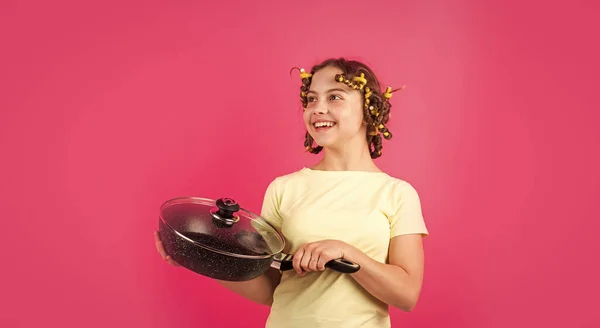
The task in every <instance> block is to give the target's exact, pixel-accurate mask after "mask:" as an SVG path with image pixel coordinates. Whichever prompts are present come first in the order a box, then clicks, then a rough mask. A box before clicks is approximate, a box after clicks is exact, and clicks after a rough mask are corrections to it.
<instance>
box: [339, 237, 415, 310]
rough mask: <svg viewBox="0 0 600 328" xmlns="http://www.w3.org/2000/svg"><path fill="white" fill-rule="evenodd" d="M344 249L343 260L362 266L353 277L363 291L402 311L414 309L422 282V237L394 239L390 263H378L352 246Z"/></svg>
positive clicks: (391, 246) (346, 246)
mask: <svg viewBox="0 0 600 328" xmlns="http://www.w3.org/2000/svg"><path fill="white" fill-rule="evenodd" d="M344 246H345V247H344V249H343V252H344V258H345V259H347V260H349V261H352V262H354V263H357V264H359V265H360V266H361V269H360V270H359V271H358V272H356V273H353V274H352V276H353V277H354V279H355V280H356V281H357V282H358V283H359V284H360V285H361V286H363V288H365V289H366V290H367V291H368V292H369V293H371V294H372V295H373V296H375V297H377V298H378V299H379V300H381V301H382V302H385V303H387V304H390V305H392V306H394V307H397V308H399V309H402V310H403V311H407V312H408V311H411V310H412V309H413V308H414V307H415V305H416V304H417V301H418V299H419V295H420V293H421V286H422V282H423V267H424V254H423V244H422V237H421V235H420V234H408V235H402V236H397V237H394V238H392V240H391V242H390V253H389V264H384V263H381V262H378V261H375V260H373V259H372V258H370V257H369V256H367V255H366V254H364V253H363V252H361V251H360V250H358V249H356V248H355V247H353V246H351V245H348V244H345V245H344Z"/></svg>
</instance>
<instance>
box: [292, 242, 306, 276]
mask: <svg viewBox="0 0 600 328" xmlns="http://www.w3.org/2000/svg"><path fill="white" fill-rule="evenodd" d="M303 255H304V248H300V249H298V250H297V251H296V254H294V258H293V260H292V266H293V267H294V270H296V273H298V274H302V271H303V270H302V267H301V266H300V261H302V256H303Z"/></svg>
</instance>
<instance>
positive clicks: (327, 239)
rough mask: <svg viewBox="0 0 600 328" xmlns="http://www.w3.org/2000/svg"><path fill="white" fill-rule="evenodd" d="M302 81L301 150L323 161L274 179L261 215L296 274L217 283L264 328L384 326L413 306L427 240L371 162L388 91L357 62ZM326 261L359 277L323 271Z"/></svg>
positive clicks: (402, 187) (395, 182)
mask: <svg viewBox="0 0 600 328" xmlns="http://www.w3.org/2000/svg"><path fill="white" fill-rule="evenodd" d="M300 78H301V80H302V86H301V92H300V98H301V101H302V105H303V108H304V115H303V118H304V124H305V126H306V140H305V144H304V146H305V147H306V149H307V151H309V152H311V153H314V154H319V153H322V154H323V156H322V158H321V159H320V160H319V161H318V162H317V163H316V164H314V165H313V166H312V167H310V168H308V167H304V168H302V169H300V170H297V171H295V172H292V173H289V174H287V175H284V176H280V177H277V178H275V179H274V180H273V181H272V182H271V183H270V184H269V186H268V188H267V190H266V193H265V197H264V201H263V206H262V211H261V216H262V217H263V218H264V219H265V220H267V221H268V222H269V223H270V224H271V225H273V227H275V228H276V229H277V230H278V231H280V232H281V234H282V235H283V236H284V238H285V242H286V249H284V252H286V253H290V254H294V263H293V264H294V269H295V270H291V271H283V272H280V271H277V270H274V269H271V270H270V271H269V272H268V273H266V274H264V275H263V276H261V277H259V278H257V279H254V280H251V281H246V282H225V281H220V283H221V284H222V285H223V286H225V287H227V288H229V289H230V290H232V291H234V292H236V293H238V294H239V295H242V296H244V297H246V298H248V299H250V300H253V301H255V302H258V303H261V304H265V305H268V306H270V307H271V312H270V315H269V318H268V320H267V324H266V326H267V327H277V328H279V327H303V328H304V327H311V328H318V327H344V328H353V327H363V328H364V327H390V326H391V322H390V317H389V311H388V306H394V307H396V308H399V309H402V310H404V311H411V310H412V309H413V308H414V307H415V305H416V304H417V300H418V299H419V295H420V292H421V286H422V281H423V268H424V253H423V245H422V238H423V237H424V236H427V235H428V231H427V228H426V225H425V222H424V219H423V215H422V211H421V203H420V200H419V196H418V194H417V192H416V190H415V188H413V186H412V185H411V184H409V183H408V182H406V181H404V180H401V179H399V178H395V177H392V176H390V175H388V174H387V173H385V172H383V171H381V170H380V169H379V168H378V167H377V165H376V164H375V162H374V159H376V158H378V157H380V156H381V155H382V148H383V147H382V139H390V138H391V137H392V135H391V133H390V131H389V130H388V129H387V127H386V124H387V122H388V120H389V114H390V109H391V104H390V102H389V100H390V98H391V96H392V92H393V91H394V90H392V89H391V88H387V89H386V90H382V88H381V86H380V84H379V81H378V79H377V78H376V76H375V74H374V73H373V71H372V70H371V69H370V68H369V67H368V66H367V65H365V64H364V63H361V62H358V61H350V60H346V59H343V58H341V59H328V60H326V61H324V62H322V63H321V64H319V65H316V66H315V67H313V68H312V69H311V70H310V72H305V71H304V70H300ZM156 243H157V248H158V250H159V252H160V253H161V255H162V256H163V258H164V259H166V260H167V261H170V263H172V264H174V265H177V264H176V263H174V262H173V261H172V260H171V259H170V257H169V256H168V255H167V254H166V253H165V252H164V248H163V247H162V244H161V242H160V239H158V237H157V238H156ZM333 259H346V260H348V261H351V262H354V263H357V264H359V265H360V266H361V268H360V270H359V271H358V272H356V273H353V274H344V273H339V272H336V271H333V270H326V269H325V263H327V262H328V261H330V260H333Z"/></svg>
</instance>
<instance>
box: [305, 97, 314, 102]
mask: <svg viewBox="0 0 600 328" xmlns="http://www.w3.org/2000/svg"><path fill="white" fill-rule="evenodd" d="M306 100H307V101H308V102H314V101H315V97H306Z"/></svg>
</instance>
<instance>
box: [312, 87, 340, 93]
mask: <svg viewBox="0 0 600 328" xmlns="http://www.w3.org/2000/svg"><path fill="white" fill-rule="evenodd" d="M334 91H338V92H343V93H345V94H348V91H346V90H344V89H340V88H333V89H329V90H327V92H325V93H331V92H334ZM309 93H314V94H316V92H315V91H312V90H308V91H307V92H306V94H309Z"/></svg>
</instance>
